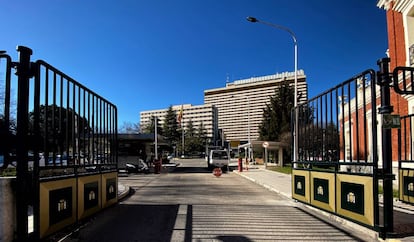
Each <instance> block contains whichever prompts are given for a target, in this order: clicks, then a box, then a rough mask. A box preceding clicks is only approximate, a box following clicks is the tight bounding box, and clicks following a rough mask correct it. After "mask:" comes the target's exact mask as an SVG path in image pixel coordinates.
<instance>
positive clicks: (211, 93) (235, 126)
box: [204, 70, 308, 141]
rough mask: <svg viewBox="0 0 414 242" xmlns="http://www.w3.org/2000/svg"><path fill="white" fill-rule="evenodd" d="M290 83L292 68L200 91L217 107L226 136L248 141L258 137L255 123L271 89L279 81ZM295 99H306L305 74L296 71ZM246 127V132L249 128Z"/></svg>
mask: <svg viewBox="0 0 414 242" xmlns="http://www.w3.org/2000/svg"><path fill="white" fill-rule="evenodd" d="M283 81H289V82H290V83H291V85H292V86H293V85H294V72H285V73H280V74H276V75H269V76H262V77H254V78H249V79H244V80H237V81H234V82H232V83H228V84H227V85H226V87H224V88H216V89H210V90H205V91H204V103H205V104H210V105H214V106H216V107H217V109H218V126H219V129H222V130H223V132H224V134H225V136H226V139H227V140H240V141H248V139H249V133H250V140H251V141H253V140H257V139H258V138H259V126H260V124H261V122H262V118H263V109H264V108H265V107H266V104H268V103H269V102H270V97H272V96H274V95H275V89H276V88H277V87H278V86H279V85H280V84H281V83H282V82H283ZM298 93H299V94H301V98H300V99H299V102H303V101H306V100H307V96H308V94H307V84H306V76H305V74H304V72H303V70H299V71H298ZM249 130H250V132H249Z"/></svg>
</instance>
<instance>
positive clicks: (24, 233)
mask: <svg viewBox="0 0 414 242" xmlns="http://www.w3.org/2000/svg"><path fill="white" fill-rule="evenodd" d="M17 51H18V52H19V62H18V63H16V65H17V66H16V67H17V71H16V75H17V76H18V98H17V100H18V101H17V132H16V136H17V144H18V145H17V148H16V155H17V165H16V181H17V192H16V207H17V209H16V218H17V228H16V229H17V241H27V240H28V228H27V227H28V215H27V211H28V207H29V197H28V196H27V194H28V191H29V190H30V189H29V187H30V184H29V182H30V181H31V179H30V178H29V172H28V154H27V152H28V147H27V146H28V145H27V133H28V120H29V101H28V99H29V79H30V78H31V70H30V68H31V66H30V56H31V55H32V53H33V52H32V50H31V49H29V48H27V47H24V46H17Z"/></svg>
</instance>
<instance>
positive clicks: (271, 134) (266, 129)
mask: <svg viewBox="0 0 414 242" xmlns="http://www.w3.org/2000/svg"><path fill="white" fill-rule="evenodd" d="M293 100H294V88H293V87H291V86H290V85H289V83H288V82H283V83H282V84H281V86H280V87H279V88H277V89H275V95H274V96H273V97H270V103H268V104H267V105H266V108H264V110H263V119H262V123H261V125H260V126H259V133H260V138H259V139H260V140H268V141H279V139H280V137H281V136H282V135H284V136H285V134H286V133H289V132H290V131H291V112H292V110H293V107H294V102H293Z"/></svg>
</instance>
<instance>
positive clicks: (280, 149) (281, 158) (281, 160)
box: [279, 148, 283, 166]
mask: <svg viewBox="0 0 414 242" xmlns="http://www.w3.org/2000/svg"><path fill="white" fill-rule="evenodd" d="M279 165H280V166H283V149H282V148H279Z"/></svg>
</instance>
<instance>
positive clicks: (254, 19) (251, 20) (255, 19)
mask: <svg viewBox="0 0 414 242" xmlns="http://www.w3.org/2000/svg"><path fill="white" fill-rule="evenodd" d="M246 19H247V21H249V22H252V23H256V22H259V20H257V18H255V17H251V16H249V17H247V18H246Z"/></svg>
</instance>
